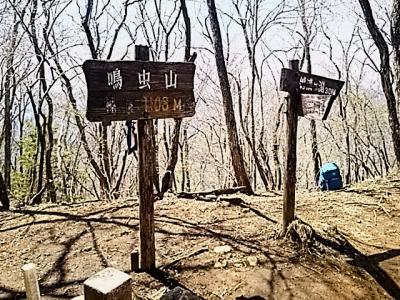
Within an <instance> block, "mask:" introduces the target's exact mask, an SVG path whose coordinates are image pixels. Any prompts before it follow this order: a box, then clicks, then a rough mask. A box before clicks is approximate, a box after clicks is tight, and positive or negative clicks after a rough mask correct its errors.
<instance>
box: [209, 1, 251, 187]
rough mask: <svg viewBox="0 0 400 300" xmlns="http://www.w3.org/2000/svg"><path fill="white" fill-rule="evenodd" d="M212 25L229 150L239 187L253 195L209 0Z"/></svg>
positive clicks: (212, 2)
mask: <svg viewBox="0 0 400 300" xmlns="http://www.w3.org/2000/svg"><path fill="white" fill-rule="evenodd" d="M207 5H208V11H209V15H210V23H211V29H212V34H213V38H214V49H215V61H216V65H217V70H218V77H219V82H220V87H221V92H222V100H223V106H224V113H225V122H226V126H227V130H228V139H229V148H230V152H231V156H232V165H233V169H234V172H235V177H236V181H237V185H239V186H245V187H246V192H247V193H249V194H251V193H253V191H252V189H251V185H250V181H249V178H248V176H247V173H246V169H245V165H244V161H243V156H242V151H241V149H240V145H239V138H238V134H237V128H236V120H235V112H234V110H233V102H232V94H231V89H230V85H229V80H228V73H227V70H226V65H225V59H224V51H223V47H222V38H221V30H220V27H219V22H218V16H217V10H216V8H215V1H214V0H207Z"/></svg>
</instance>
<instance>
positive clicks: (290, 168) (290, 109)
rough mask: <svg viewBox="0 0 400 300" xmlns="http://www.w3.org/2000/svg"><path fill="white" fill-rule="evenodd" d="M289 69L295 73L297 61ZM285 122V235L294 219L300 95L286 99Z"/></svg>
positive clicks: (283, 218)
mask: <svg viewBox="0 0 400 300" xmlns="http://www.w3.org/2000/svg"><path fill="white" fill-rule="evenodd" d="M289 64H290V66H291V68H293V70H295V71H297V70H298V67H299V61H298V60H293V61H290V62H289ZM287 101H288V103H287V122H286V126H287V128H286V143H287V144H286V160H285V181H284V191H283V216H282V232H283V233H285V232H286V230H287V227H288V226H289V224H290V223H291V222H292V221H293V220H294V217H295V203H296V169H297V168H296V167H297V166H296V165H297V122H298V106H299V102H300V94H299V93H296V92H293V93H291V94H290V95H289V97H287Z"/></svg>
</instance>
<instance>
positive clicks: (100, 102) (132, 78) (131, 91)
mask: <svg viewBox="0 0 400 300" xmlns="http://www.w3.org/2000/svg"><path fill="white" fill-rule="evenodd" d="M195 68H196V67H195V65H194V64H193V63H187V62H178V63H177V62H174V63H170V62H150V61H100V60H87V61H85V62H84V64H83V71H84V73H85V77H86V83H87V88H88V99H87V111H86V117H87V119H88V120H89V121H91V122H110V121H125V120H143V119H159V118H183V117H191V116H193V115H194V114H195V106H196V104H195V100H194V93H193V86H194V84H193V82H194V72H195Z"/></svg>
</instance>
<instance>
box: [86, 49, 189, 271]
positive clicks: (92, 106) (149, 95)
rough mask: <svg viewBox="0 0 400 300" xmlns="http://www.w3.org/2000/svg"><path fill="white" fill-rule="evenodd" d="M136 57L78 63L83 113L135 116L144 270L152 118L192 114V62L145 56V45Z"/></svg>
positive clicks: (150, 243) (151, 264)
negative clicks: (83, 79)
mask: <svg viewBox="0 0 400 300" xmlns="http://www.w3.org/2000/svg"><path fill="white" fill-rule="evenodd" d="M135 57H136V60H135V61H112V62H111V61H97V60H88V61H86V62H85V63H84V64H83V71H84V73H85V76H86V82H87V87H88V101H87V112H86V117H87V119H88V120H89V121H91V122H105V123H108V122H111V121H129V120H138V124H137V126H138V144H139V158H138V160H139V162H138V177H139V229H140V269H141V270H142V271H149V270H151V269H154V268H155V238H154V189H153V170H154V145H153V139H152V135H153V132H154V131H153V130H154V128H153V119H159V118H183V117H191V116H193V115H194V114H195V100H194V94H193V86H194V84H193V82H194V73H195V65H194V63H192V62H174V63H166V62H150V61H149V48H148V47H146V46H136V47H135ZM132 257H134V256H132ZM135 257H137V255H136V256H135ZM132 265H137V264H136V262H132Z"/></svg>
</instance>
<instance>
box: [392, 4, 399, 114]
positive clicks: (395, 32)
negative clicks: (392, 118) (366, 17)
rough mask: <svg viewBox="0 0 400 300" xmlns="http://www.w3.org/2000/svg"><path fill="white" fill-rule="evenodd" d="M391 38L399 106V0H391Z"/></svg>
mask: <svg viewBox="0 0 400 300" xmlns="http://www.w3.org/2000/svg"><path fill="white" fill-rule="evenodd" d="M391 40H392V46H393V55H394V75H395V80H396V81H395V83H396V94H397V101H398V105H399V106H398V108H399V107H400V0H393V9H392V27H391Z"/></svg>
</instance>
